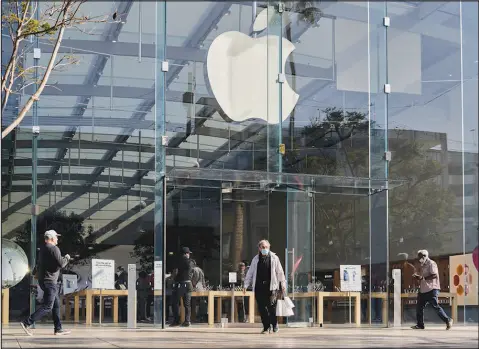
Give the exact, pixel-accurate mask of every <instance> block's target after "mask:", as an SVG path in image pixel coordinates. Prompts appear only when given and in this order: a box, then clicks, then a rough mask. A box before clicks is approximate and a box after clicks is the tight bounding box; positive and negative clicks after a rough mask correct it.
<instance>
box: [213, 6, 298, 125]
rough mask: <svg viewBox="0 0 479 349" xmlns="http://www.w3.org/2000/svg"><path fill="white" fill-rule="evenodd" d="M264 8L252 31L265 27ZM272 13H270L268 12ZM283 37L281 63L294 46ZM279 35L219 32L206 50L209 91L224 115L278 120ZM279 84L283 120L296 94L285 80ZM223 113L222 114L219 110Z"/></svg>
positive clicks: (234, 118)
mask: <svg viewBox="0 0 479 349" xmlns="http://www.w3.org/2000/svg"><path fill="white" fill-rule="evenodd" d="M267 12H270V13H271V10H270V11H267V9H264V10H263V11H262V12H261V13H260V14H259V15H258V16H257V17H256V20H255V23H254V30H255V31H259V30H263V29H265V28H266V26H267V23H268V21H269V18H268V14H267ZM270 16H271V15H270ZM281 39H282V57H281V58H282V59H281V65H282V67H283V72H284V71H285V70H284V66H285V64H286V58H287V57H288V56H289V54H290V53H291V52H293V50H294V48H295V47H294V45H293V44H292V43H291V42H290V41H288V40H287V39H284V38H281ZM278 62H279V36H277V35H268V36H263V37H259V38H251V37H249V36H248V35H245V34H243V33H241V32H237V31H229V32H225V33H223V34H221V35H219V36H218V37H217V38H216V39H215V40H214V41H213V42H212V43H211V46H210V48H209V50H208V57H207V60H206V64H207V67H206V68H207V73H208V80H209V84H210V88H211V92H212V93H213V95H214V96H215V98H216V100H217V102H218V104H219V105H220V107H221V108H222V109H223V112H224V114H225V115H226V116H227V117H228V119H230V120H232V121H237V122H241V121H245V120H247V119H251V118H257V119H262V120H265V121H266V122H268V123H270V124H277V123H279V110H280V109H279V107H280V103H279V86H278V73H279V65H278ZM281 85H282V119H283V120H282V121H284V120H286V118H287V117H288V116H289V114H290V113H291V111H292V110H293V108H294V107H295V105H296V103H297V102H298V98H299V95H298V94H297V93H296V92H295V91H293V90H292V89H291V87H290V86H289V84H288V82H287V81H284V83H282V84H281ZM222 114H223V113H222Z"/></svg>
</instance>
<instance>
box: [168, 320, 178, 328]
mask: <svg viewBox="0 0 479 349" xmlns="http://www.w3.org/2000/svg"><path fill="white" fill-rule="evenodd" d="M178 326H180V323H179V322H176V321H175V322H172V323H171V324H170V327H178Z"/></svg>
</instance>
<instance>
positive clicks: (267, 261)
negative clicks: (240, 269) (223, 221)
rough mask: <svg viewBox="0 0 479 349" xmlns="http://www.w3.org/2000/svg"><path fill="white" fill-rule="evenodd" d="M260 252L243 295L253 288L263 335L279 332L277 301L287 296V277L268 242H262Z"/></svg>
mask: <svg viewBox="0 0 479 349" xmlns="http://www.w3.org/2000/svg"><path fill="white" fill-rule="evenodd" d="M258 250H259V252H258V254H257V255H256V256H255V257H254V258H253V260H252V261H251V266H250V268H249V270H248V273H247V274H246V278H245V282H244V288H243V293H246V290H247V289H248V287H249V286H252V287H253V291H254V295H255V298H256V303H257V304H258V309H259V312H260V315H261V322H262V323H263V331H261V333H262V334H265V333H268V332H271V329H272V330H273V332H274V333H276V332H278V330H279V328H278V318H277V317H276V300H277V298H278V297H279V296H280V295H281V294H282V295H284V294H286V277H285V276H284V271H283V267H282V266H281V261H280V260H279V257H278V256H277V255H276V254H275V253H273V252H271V250H270V243H269V241H268V240H261V241H260V242H259V243H258Z"/></svg>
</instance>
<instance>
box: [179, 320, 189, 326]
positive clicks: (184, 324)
mask: <svg viewBox="0 0 479 349" xmlns="http://www.w3.org/2000/svg"><path fill="white" fill-rule="evenodd" d="M190 326H191V322H189V321H185V322H183V323H182V324H181V327H190Z"/></svg>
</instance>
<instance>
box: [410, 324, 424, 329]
mask: <svg viewBox="0 0 479 349" xmlns="http://www.w3.org/2000/svg"><path fill="white" fill-rule="evenodd" d="M411 328H412V329H413V330H424V326H419V325H415V326H411Z"/></svg>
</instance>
